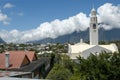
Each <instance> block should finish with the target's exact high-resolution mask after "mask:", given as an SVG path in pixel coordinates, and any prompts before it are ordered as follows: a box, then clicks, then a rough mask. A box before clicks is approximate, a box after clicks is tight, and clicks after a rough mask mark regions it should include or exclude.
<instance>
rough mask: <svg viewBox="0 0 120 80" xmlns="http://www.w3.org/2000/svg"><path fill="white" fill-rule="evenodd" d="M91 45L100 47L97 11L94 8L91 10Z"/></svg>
mask: <svg viewBox="0 0 120 80" xmlns="http://www.w3.org/2000/svg"><path fill="white" fill-rule="evenodd" d="M89 30H90V31H89V32H90V45H98V23H97V16H96V10H95V8H94V7H93V8H92V10H91V17H90V28H89Z"/></svg>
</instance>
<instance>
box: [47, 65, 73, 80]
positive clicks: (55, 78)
mask: <svg viewBox="0 0 120 80" xmlns="http://www.w3.org/2000/svg"><path fill="white" fill-rule="evenodd" d="M71 75H72V73H71V72H70V71H69V70H68V69H66V68H65V67H63V66H62V65H60V64H55V66H54V67H53V69H52V70H51V71H50V73H49V74H48V76H47V79H51V80H68V79H69V78H70V77H71Z"/></svg>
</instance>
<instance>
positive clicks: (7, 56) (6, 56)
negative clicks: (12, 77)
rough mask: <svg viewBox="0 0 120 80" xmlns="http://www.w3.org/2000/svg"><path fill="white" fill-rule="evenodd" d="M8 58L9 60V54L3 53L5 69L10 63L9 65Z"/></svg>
mask: <svg viewBox="0 0 120 80" xmlns="http://www.w3.org/2000/svg"><path fill="white" fill-rule="evenodd" d="M9 58H10V54H9V52H6V53H5V67H6V68H8V67H9V65H10V63H9Z"/></svg>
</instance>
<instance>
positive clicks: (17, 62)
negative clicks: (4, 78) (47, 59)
mask: <svg viewBox="0 0 120 80" xmlns="http://www.w3.org/2000/svg"><path fill="white" fill-rule="evenodd" d="M9 54H10V58H9V61H10V65H11V66H10V67H9V69H14V68H20V67H21V66H22V63H23V60H24V59H25V58H27V60H28V61H29V62H30V61H32V58H33V56H34V55H33V54H34V52H33V51H9ZM0 69H5V53H2V54H0Z"/></svg>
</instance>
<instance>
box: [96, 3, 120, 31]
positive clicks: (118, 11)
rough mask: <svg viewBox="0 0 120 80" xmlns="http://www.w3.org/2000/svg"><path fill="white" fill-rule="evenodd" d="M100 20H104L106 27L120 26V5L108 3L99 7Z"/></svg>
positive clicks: (107, 28)
mask: <svg viewBox="0 0 120 80" xmlns="http://www.w3.org/2000/svg"><path fill="white" fill-rule="evenodd" d="M98 15H99V18H100V19H99V21H100V22H103V23H104V25H103V27H104V29H106V30H109V29H112V28H120V6H119V5H118V6H113V5H112V4H111V3H106V4H104V5H102V6H100V7H99V8H98Z"/></svg>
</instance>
